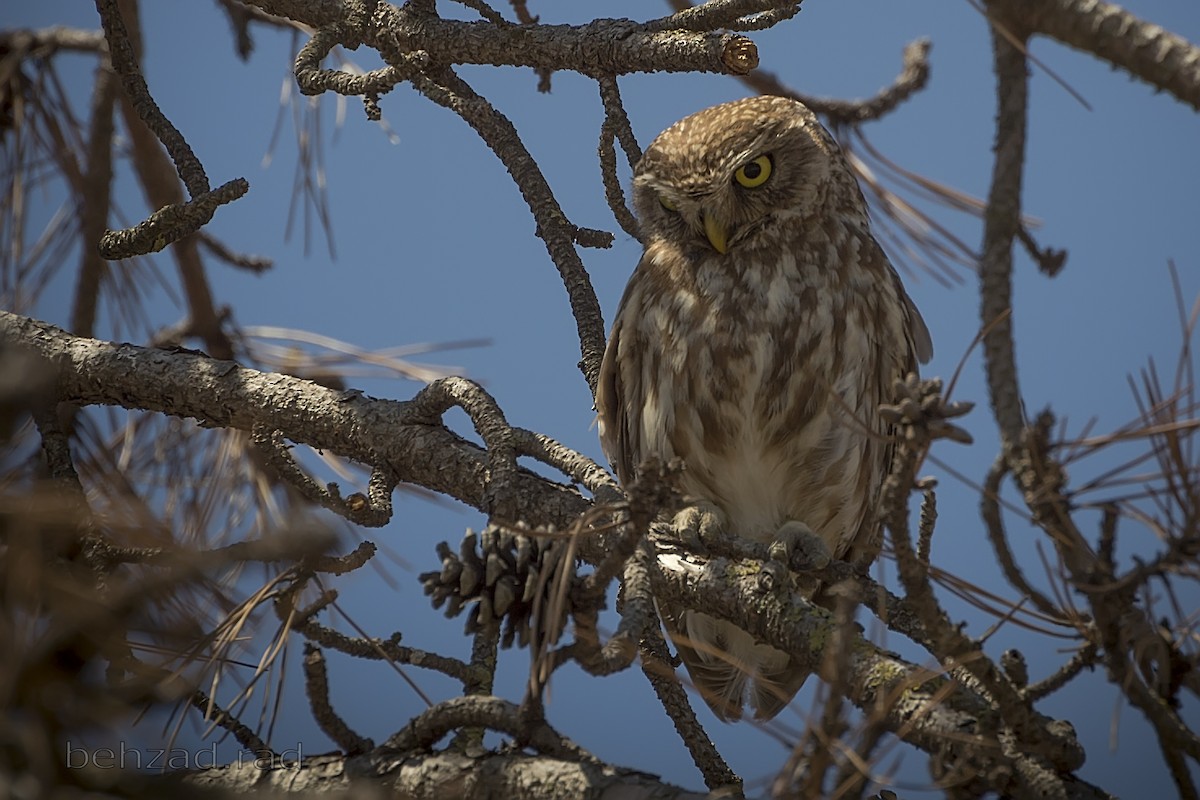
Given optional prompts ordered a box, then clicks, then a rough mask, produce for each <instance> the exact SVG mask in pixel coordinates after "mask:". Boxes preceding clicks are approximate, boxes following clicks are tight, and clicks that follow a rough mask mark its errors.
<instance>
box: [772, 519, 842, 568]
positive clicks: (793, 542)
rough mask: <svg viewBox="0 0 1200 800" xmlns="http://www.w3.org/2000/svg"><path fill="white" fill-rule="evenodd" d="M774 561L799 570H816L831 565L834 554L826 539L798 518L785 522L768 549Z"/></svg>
mask: <svg viewBox="0 0 1200 800" xmlns="http://www.w3.org/2000/svg"><path fill="white" fill-rule="evenodd" d="M767 552H768V553H769V554H770V556H771V559H772V560H773V561H777V562H781V563H783V564H785V565H789V566H792V567H794V568H795V569H798V570H814V569H821V568H823V567H827V566H829V562H830V561H832V560H833V554H832V553H831V552H829V545H827V544H826V543H825V540H824V539H822V538H821V537H820V536H818V535H817V534H816V533H814V532H813V529H812V528H810V527H808V526H807V525H805V524H804V523H803V522H800V521H798V520H791V521H789V522H785V523H784V524H783V525H782V526H781V527H780V528H779V530H778V531H776V532H775V538H774V539H773V540H772V541H771V544H770V547H769V548H768V549H767Z"/></svg>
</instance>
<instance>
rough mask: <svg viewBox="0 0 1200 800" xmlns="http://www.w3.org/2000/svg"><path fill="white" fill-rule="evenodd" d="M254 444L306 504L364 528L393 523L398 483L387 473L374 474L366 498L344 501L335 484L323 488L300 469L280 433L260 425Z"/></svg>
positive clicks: (253, 438)
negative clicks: (393, 509) (306, 501)
mask: <svg viewBox="0 0 1200 800" xmlns="http://www.w3.org/2000/svg"><path fill="white" fill-rule="evenodd" d="M251 442H252V443H253V444H254V446H255V447H256V448H257V450H258V452H259V453H260V454H261V455H262V457H263V459H264V460H265V461H266V463H267V464H268V465H269V466H270V467H271V469H272V470H273V471H274V472H275V474H276V476H277V477H278V478H279V479H280V480H282V481H285V482H286V483H287V484H288V485H289V486H291V487H292V488H294V489H295V490H296V491H298V492H299V493H300V494H301V496H303V497H304V498H305V499H306V500H309V501H310V502H312V503H315V504H317V505H319V506H321V507H322V508H327V509H329V510H330V511H332V512H334V513H335V514H338V515H339V516H342V517H345V518H346V519H348V520H350V521H351V522H354V523H357V524H359V525H362V526H364V527H369V528H380V527H383V526H384V525H386V524H387V523H388V522H390V521H391V519H392V491H393V490H394V489H395V488H396V484H397V481H396V480H395V478H393V477H391V476H390V475H388V474H387V473H386V472H385V471H383V470H381V469H379V468H376V469H374V470H372V471H371V478H370V480H369V482H368V484H367V494H366V495H362V494H359V493H357V492H356V493H354V494H352V495H350V496H349V497H346V498H343V497H342V495H341V491H340V490H339V489H338V485H337V484H336V483H330V484H327V485H326V486H321V485H320V484H318V483H317V482H316V481H315V480H313V478H312V476H310V475H309V474H308V473H307V472H305V471H304V470H303V469H302V468H301V467H300V465H299V464H298V463H297V462H296V459H295V458H293V457H292V454H291V452H290V451H289V450H288V448H287V445H286V444H285V443H284V441H283V437H282V436H281V435H280V433H279V431H273V430H269V429H268V428H267V427H265V426H262V425H257V426H255V428H254V431H253V433H252V434H251Z"/></svg>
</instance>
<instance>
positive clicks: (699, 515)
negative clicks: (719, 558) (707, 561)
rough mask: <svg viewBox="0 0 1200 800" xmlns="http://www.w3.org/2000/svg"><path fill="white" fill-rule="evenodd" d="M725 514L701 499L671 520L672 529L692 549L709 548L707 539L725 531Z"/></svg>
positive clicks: (714, 537)
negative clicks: (706, 543)
mask: <svg viewBox="0 0 1200 800" xmlns="http://www.w3.org/2000/svg"><path fill="white" fill-rule="evenodd" d="M726 524H727V522H726V519H725V514H724V513H722V512H721V509H719V508H717V507H716V506H715V505H713V504H712V503H709V502H707V501H701V502H699V503H696V504H695V505H693V506H688V507H687V508H685V509H683V510H682V511H680V512H679V513H678V514H676V515H675V518H674V519H673V520H672V521H671V531H672V532H673V533H674V534H675V536H676V537H677V538H679V539H680V540H681V541H682V542H683V543H684V544H685V545H686V546H687V547H688V549H690V550H700V551H704V550H707V549H708V547H707V546H706V545H705V542H706V541H709V542H711V541H713V540H714V539H718V538H720V536H721V535H722V534H724V533H725V527H726Z"/></svg>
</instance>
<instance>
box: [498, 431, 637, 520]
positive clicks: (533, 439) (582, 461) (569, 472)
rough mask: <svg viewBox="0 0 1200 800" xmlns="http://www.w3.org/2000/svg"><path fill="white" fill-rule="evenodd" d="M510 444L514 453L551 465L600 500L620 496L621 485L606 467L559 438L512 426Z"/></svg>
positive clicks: (615, 500)
mask: <svg viewBox="0 0 1200 800" xmlns="http://www.w3.org/2000/svg"><path fill="white" fill-rule="evenodd" d="M512 437H513V447H514V448H515V450H516V453H517V455H519V456H527V457H529V458H534V459H537V460H538V461H540V462H542V463H543V464H546V465H547V466H550V467H553V468H554V469H556V470H558V471H559V472H561V473H562V474H564V475H566V476H567V477H568V478H570V479H571V480H573V481H575V482H577V483H579V484H582V485H583V487H584V488H585V489H587V490H588V491H589V492H591V493H592V495H593V496H594V497H595V498H596V502H597V503H600V504H606V503H614V502H617V501H619V500H620V499H621V497H622V494H621V489H620V486H618V484H617V482H616V481H615V480H614V479H613V477H612V475H610V474H609V473H608V470H606V469H604V468H603V467H601V466H600V465H599V464H597V463H596V462H595V461H592V459H590V458H588V457H587V456H585V455H583V454H582V453H578V452H576V451H574V450H572V449H571V448H569V447H567V446H566V445H564V444H562V443H561V442H557V441H555V440H554V439H551V438H550V437H549V436H546V435H545V434H541V433H535V432H533V431H530V430H526V429H525V428H513V429H512Z"/></svg>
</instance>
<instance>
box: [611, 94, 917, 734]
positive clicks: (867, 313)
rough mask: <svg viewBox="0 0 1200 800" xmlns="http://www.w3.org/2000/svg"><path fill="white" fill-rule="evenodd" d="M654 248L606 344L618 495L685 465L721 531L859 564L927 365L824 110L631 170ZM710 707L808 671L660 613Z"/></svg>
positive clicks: (792, 681)
mask: <svg viewBox="0 0 1200 800" xmlns="http://www.w3.org/2000/svg"><path fill="white" fill-rule="evenodd" d="M633 199H634V205H635V208H636V211H637V214H638V218H639V224H640V230H641V238H642V244H643V246H644V250H643V253H642V258H641V261H640V262H639V263H638V265H637V269H636V270H635V271H634V273H633V276H632V277H631V278H630V280H629V285H628V286H627V287H626V289H625V294H624V296H623V297H622V298H621V304H620V307H619V309H618V311H617V317H616V322H615V323H614V325H613V329H612V334H611V336H610V337H609V341H608V347H607V349H606V351H605V354H604V361H603V365H602V366H601V370H600V382H599V386H598V388H597V393H596V408H597V411H598V412H599V422H600V425H599V427H600V438H601V442H602V444H603V446H604V449H605V452H606V453H607V455H608V457H609V458H610V459H611V461H612V463H613V465H614V467H615V469H616V471H617V475H618V477H619V478H620V480H621V481H622V483H624V484H626V485H628V484H629V482H631V481H632V480H633V479H634V477H635V471H636V468H637V466H638V465H639V464H640V463H642V461H643V460H645V459H647V458H648V457H651V456H654V457H657V458H659V459H662V460H667V459H671V458H681V459H682V460H683V462H684V464H685V471H684V474H683V478H682V489H683V491H684V493H685V495H687V496H688V497H691V498H693V499H694V502H695V505H694V506H693V507H691V508H689V509H686V510H685V511H683V512H680V514H679V515H678V516H677V517H676V518H675V523H674V524H675V528H676V530H677V531H678V532H679V533H680V534H681V535H683V536H685V538H686V537H687V536H688V535H695V534H700V535H701V537H702V536H703V534H704V533H705V531H711V530H714V529H720V530H723V531H725V532H727V533H729V534H732V535H737V536H743V537H746V538H749V539H752V540H755V541H758V542H781V543H782V544H784V545H791V546H795V545H796V544H797V543H799V544H800V545H802V546H808V547H811V546H813V545H814V544H815V545H817V546H818V547H819V546H821V545H822V543H823V546H824V547H826V548H827V549H828V552H829V554H831V555H832V556H833V557H836V558H844V559H849V560H851V561H854V562H855V563H857V564H859V565H861V566H862V567H863V568H865V567H866V566H867V565H868V564H869V563H870V562H871V561H872V560H873V559H874V558H875V556H876V554H877V553H878V551H879V546H880V543H879V540H880V524H879V520H878V517H877V513H876V506H877V502H878V497H879V493H880V490H881V487H882V484H883V481H884V479H885V477H886V476H887V472H888V467H889V461H890V458H891V450H892V447H891V445H890V443H889V441H890V440H889V438H888V435H887V433H888V432H887V424H886V422H885V421H884V420H883V419H881V417H880V415H879V411H878V407H879V405H880V404H881V403H885V402H890V401H891V400H892V399H893V398H892V386H893V382H894V381H895V380H896V379H897V378H903V377H904V376H905V375H906V374H908V373H910V372H915V370H916V368H917V362H918V361H922V362H924V361H927V360H928V359H929V358H930V356H931V355H932V349H933V348H932V345H931V343H930V339H929V331H928V329H927V328H926V327H925V323H924V321H923V320H922V319H921V315H920V314H919V313H918V311H917V309H916V307H915V306H914V305H913V303H912V300H910V299H909V297H908V295H907V294H906V293H905V291H904V287H903V286H902V285H901V283H900V278H899V276H898V275H897V274H896V271H895V270H894V269H893V268H892V266H891V264H890V263H888V260H887V257H886V256H885V255H884V253H883V251H882V250H881V249H880V247H879V244H878V243H877V242H876V241H875V239H874V238H873V237H872V236H871V230H870V224H869V221H868V215H867V206H866V202H865V200H864V199H863V195H862V192H861V190H860V189H859V187H858V184H857V182H856V181H855V179H854V176H853V174H852V173H851V172H850V168H849V166H848V165H847V164H846V161H845V159H844V158H843V156H842V153H841V151H840V149H839V148H838V146H837V144H836V143H835V142H834V141H833V139H832V137H831V136H830V135H829V133H828V132H827V131H826V130H825V129H824V128H823V127H822V126H821V124H820V122H818V120H817V118H816V117H815V116H814V115H813V113H812V112H811V111H810V110H809V109H808V108H806V107H805V106H804V105H802V104H801V103H798V102H796V101H793V100H789V99H786V98H782V97H754V98H749V99H746V100H739V101H736V102H732V103H726V104H723V105H719V106H714V107H713V108H709V109H707V110H704V111H701V112H699V113H696V114H693V115H691V116H690V117H687V118H685V119H683V120H681V121H679V122H677V123H675V124H674V125H672V126H671V127H670V128H668V129H667V130H665V131H664V132H663V133H662V134H660V135H659V137H658V138H657V139H655V140H654V142H653V143H652V144H651V145H650V147H649V148H648V149H647V150H646V153H645V155H644V156H643V157H642V159H641V161H639V162H638V164H637V167H636V168H635V170H634V178H633ZM659 611H660V613H661V615H662V618H663V621H664V623H665V625H666V628H667V631H668V633H670V635H671V638H672V639H673V640H674V642H675V645H676V647H677V648H678V650H679V653H680V656H681V657H682V659H683V663H684V664H685V665H686V666H687V669H688V671H689V673H690V674H691V676H692V680H693V681H694V683H695V685H696V687H697V688H698V689H699V691H700V694H701V696H702V697H703V698H704V700H705V701H706V702H707V703H708V705H709V706H710V707H711V708H712V709H713V711H714V712H715V713H716V714H717V716H719V717H720V718H722V719H725V720H735V719H739V718H740V717H741V714H742V708H743V706H744V705H745V703H746V700H747V695H748V696H749V701H750V703H751V705H752V706H753V708H754V711H755V715H756V716H757V717H759V718H762V719H769V718H771V717H773V716H774V715H775V714H777V713H779V710H780V709H781V708H783V707H784V706H785V705H787V703H788V702H790V700H791V698H792V697H793V696H794V695H795V693H796V692H797V691H798V690H799V688H800V686H801V684H802V683H803V682H804V679H805V677H806V672H805V670H803V669H802V668H799V667H798V666H797V665H796V664H795V663H794V662H793V660H792V659H791V657H790V656H789V655H788V654H787V653H784V652H782V651H780V650H777V649H775V648H773V647H770V646H769V645H766V644H763V643H761V642H758V641H756V640H755V639H754V638H753V637H752V636H751V635H750V634H749V633H746V632H745V631H743V630H741V629H740V628H738V627H737V626H736V625H734V624H732V623H730V622H727V621H724V620H718V619H715V618H714V617H711V616H709V615H707V614H702V613H699V612H696V611H691V610H689V609H687V608H683V607H679V606H676V605H672V604H670V603H665V602H663V603H660V607H659Z"/></svg>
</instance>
